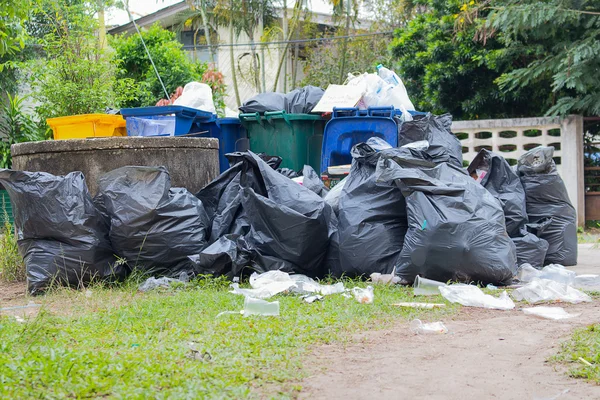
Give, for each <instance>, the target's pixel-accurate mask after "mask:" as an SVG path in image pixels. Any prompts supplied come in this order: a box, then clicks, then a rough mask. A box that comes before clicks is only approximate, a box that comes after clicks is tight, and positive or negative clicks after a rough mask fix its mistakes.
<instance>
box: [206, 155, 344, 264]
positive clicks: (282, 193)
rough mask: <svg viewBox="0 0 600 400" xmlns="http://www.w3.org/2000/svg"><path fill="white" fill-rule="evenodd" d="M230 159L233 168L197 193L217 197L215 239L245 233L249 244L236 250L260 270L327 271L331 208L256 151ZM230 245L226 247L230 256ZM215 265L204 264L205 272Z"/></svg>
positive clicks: (213, 216) (213, 206) (212, 206)
mask: <svg viewBox="0 0 600 400" xmlns="http://www.w3.org/2000/svg"><path fill="white" fill-rule="evenodd" d="M228 157H229V158H230V162H231V163H232V164H233V165H234V166H233V167H232V168H230V169H229V170H228V171H225V172H224V173H223V174H222V175H221V176H219V177H218V178H217V179H216V180H215V181H213V182H211V183H210V184H209V185H208V186H207V187H206V188H204V189H203V190H201V191H200V192H199V193H198V197H199V198H200V199H205V198H209V197H213V200H212V203H211V204H209V205H208V206H207V209H208V210H209V218H210V219H211V221H212V234H211V242H215V241H217V240H219V239H220V237H221V236H225V235H230V234H236V235H239V236H242V237H243V238H244V239H245V245H244V247H245V248H240V246H238V248H237V251H238V252H240V251H241V252H243V253H245V255H247V257H248V260H249V261H248V263H249V265H250V266H252V268H254V269H256V270H257V271H259V272H264V271H267V270H270V269H282V270H285V271H286V272H296V273H302V274H306V275H309V276H321V275H323V272H324V271H323V264H324V259H325V256H326V253H327V249H328V246H329V236H330V232H329V229H328V226H329V225H328V222H329V218H330V214H332V210H331V207H330V206H329V205H327V204H326V203H325V202H324V200H323V199H322V198H320V197H319V196H318V195H317V194H315V193H313V192H312V191H310V190H309V189H307V188H305V187H303V186H302V185H299V184H298V183H296V182H293V181H291V180H290V179H288V178H286V177H285V176H283V175H281V174H280V173H278V172H277V171H274V170H273V169H272V168H271V167H270V166H269V165H268V164H267V163H265V162H264V161H263V160H261V159H260V158H259V157H258V156H256V155H255V154H254V153H252V152H247V153H232V154H229V155H228ZM229 245H230V244H229V243H224V244H223V246H222V247H223V249H224V252H225V250H227V251H229V254H231V251H230V247H228V246H229ZM211 250H212V249H211ZM236 254H237V253H236ZM200 256H201V257H202V254H201V255H200ZM213 256H215V254H214V253H213ZM236 257H237V255H236ZM230 258H231V257H230ZM213 269H214V266H208V265H207V266H206V270H207V271H208V270H213Z"/></svg>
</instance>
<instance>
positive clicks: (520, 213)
mask: <svg viewBox="0 0 600 400" xmlns="http://www.w3.org/2000/svg"><path fill="white" fill-rule="evenodd" d="M468 171H469V174H470V175H471V176H472V177H474V178H475V179H476V180H477V181H478V182H480V183H481V185H482V186H483V187H484V188H486V189H487V190H488V191H489V192H490V193H491V194H492V195H493V196H494V197H495V198H497V199H498V200H500V202H501V203H502V209H503V210H504V218H505V219H506V232H507V233H508V236H510V237H516V236H519V233H520V230H521V228H522V227H523V226H524V225H525V224H526V223H527V222H528V219H527V209H526V205H525V190H524V189H523V185H522V184H521V180H520V179H519V176H518V175H517V174H516V172H515V171H514V170H513V169H512V168H511V166H510V165H509V164H508V162H507V161H506V160H505V159H504V157H502V156H501V155H499V154H496V153H493V152H491V151H489V150H486V149H481V150H480V151H479V153H478V154H477V156H475V159H473V161H472V162H471V164H470V165H469V167H468Z"/></svg>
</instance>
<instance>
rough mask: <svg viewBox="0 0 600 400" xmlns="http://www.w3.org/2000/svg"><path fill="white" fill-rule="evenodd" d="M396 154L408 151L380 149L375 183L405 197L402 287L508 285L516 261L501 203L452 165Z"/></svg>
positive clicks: (399, 266) (399, 263) (400, 269)
mask: <svg viewBox="0 0 600 400" xmlns="http://www.w3.org/2000/svg"><path fill="white" fill-rule="evenodd" d="M398 150H409V149H392V150H384V151H382V152H381V157H380V160H379V162H378V165H377V179H378V181H380V182H395V183H396V184H397V185H398V187H399V188H400V189H401V190H402V193H403V194H404V196H405V198H406V212H407V216H408V231H407V233H406V236H405V237H404V246H403V247H402V250H401V252H400V257H399V258H398V261H397V268H396V274H398V275H399V276H400V277H401V278H402V279H403V281H404V282H406V283H413V282H414V280H415V277H416V276H417V275H419V276H421V277H424V278H428V279H433V280H437V281H441V282H447V281H450V280H452V281H461V282H481V283H484V284H487V283H493V284H509V283H510V282H511V281H512V278H513V276H514V275H515V273H516V272H517V258H516V252H515V246H514V244H513V242H512V241H511V240H510V238H509V237H508V234H507V233H506V228H505V225H504V221H505V220H504V213H503V211H502V208H501V206H500V204H499V202H498V201H497V200H496V199H495V198H494V197H493V196H492V195H491V194H490V193H489V192H488V191H487V190H486V189H485V188H483V187H482V186H481V185H480V184H478V183H477V182H475V180H473V179H472V178H471V177H469V175H468V174H466V173H465V172H464V171H463V170H462V169H460V168H458V167H456V166H454V165H453V164H450V163H441V164H438V165H436V166H434V167H430V166H424V165H423V161H422V160H419V159H418V158H415V157H413V155H412V154H411V156H410V157H407V154H406V153H404V154H403V153H400V152H399V151H398ZM410 150H412V149H410ZM413 151H415V152H416V151H417V150H413ZM342 206H343V204H342V203H340V207H342Z"/></svg>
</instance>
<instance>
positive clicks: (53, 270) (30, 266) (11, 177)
mask: <svg viewBox="0 0 600 400" xmlns="http://www.w3.org/2000/svg"><path fill="white" fill-rule="evenodd" d="M0 183H1V184H2V185H3V186H4V187H5V188H6V190H7V191H8V194H9V196H10V199H11V203H12V204H13V207H14V208H13V212H14V218H15V228H16V230H17V235H16V236H17V239H18V246H19V253H20V254H21V256H22V257H23V259H24V261H25V267H26V271H27V290H28V292H29V293H30V294H39V293H41V292H43V291H44V290H45V289H47V288H48V287H50V286H52V285H67V286H73V287H79V288H82V287H84V286H86V285H87V284H89V283H90V282H92V281H93V280H99V281H100V280H119V279H122V278H124V277H125V276H126V275H127V274H128V272H129V271H128V269H127V267H126V266H124V265H122V264H121V263H118V262H117V259H116V257H115V256H114V252H113V248H112V246H111V241H110V239H109V224H108V220H107V219H106V218H105V217H104V216H103V215H102V214H101V213H100V212H99V211H98V210H97V209H96V207H95V206H94V202H93V201H92V197H91V196H90V193H89V192H88V188H87V185H86V183H85V179H84V177H83V174H82V173H81V172H72V173H70V174H68V175H66V176H54V175H51V174H48V173H45V172H24V171H11V170H6V169H4V170H0Z"/></svg>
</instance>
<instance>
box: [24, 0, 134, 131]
mask: <svg viewBox="0 0 600 400" xmlns="http://www.w3.org/2000/svg"><path fill="white" fill-rule="evenodd" d="M96 5H97V3H95V2H93V3H91V4H90V3H87V2H81V1H72V2H70V4H66V3H65V2H62V1H57V0H47V1H45V2H44V7H43V8H41V9H40V10H39V12H40V13H42V16H43V19H44V21H46V22H47V23H48V26H49V27H50V28H49V30H48V31H47V33H45V34H44V36H43V38H41V39H39V40H38V41H37V43H38V44H39V45H41V46H42V48H43V51H44V54H45V57H44V58H42V59H39V60H34V61H33V64H34V66H35V67H34V68H33V75H32V87H33V89H34V96H35V98H36V99H37V100H38V102H39V103H40V104H41V105H40V106H39V107H38V108H37V110H36V111H37V112H38V114H39V115H40V117H41V118H42V119H43V120H45V119H46V118H52V117H60V116H65V115H76V114H88V113H97V112H104V111H105V109H106V107H119V106H120V105H121V104H123V102H125V101H126V100H129V99H130V97H131V96H133V93H134V89H135V88H134V87H133V85H132V81H131V80H127V79H118V78H117V77H116V71H115V66H114V64H113V60H112V56H111V54H109V53H107V52H106V51H105V50H104V49H102V48H101V46H99V45H98V42H97V38H96V36H95V35H94V32H95V27H96V20H95V19H94V13H95V11H96V9H95V7H96Z"/></svg>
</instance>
